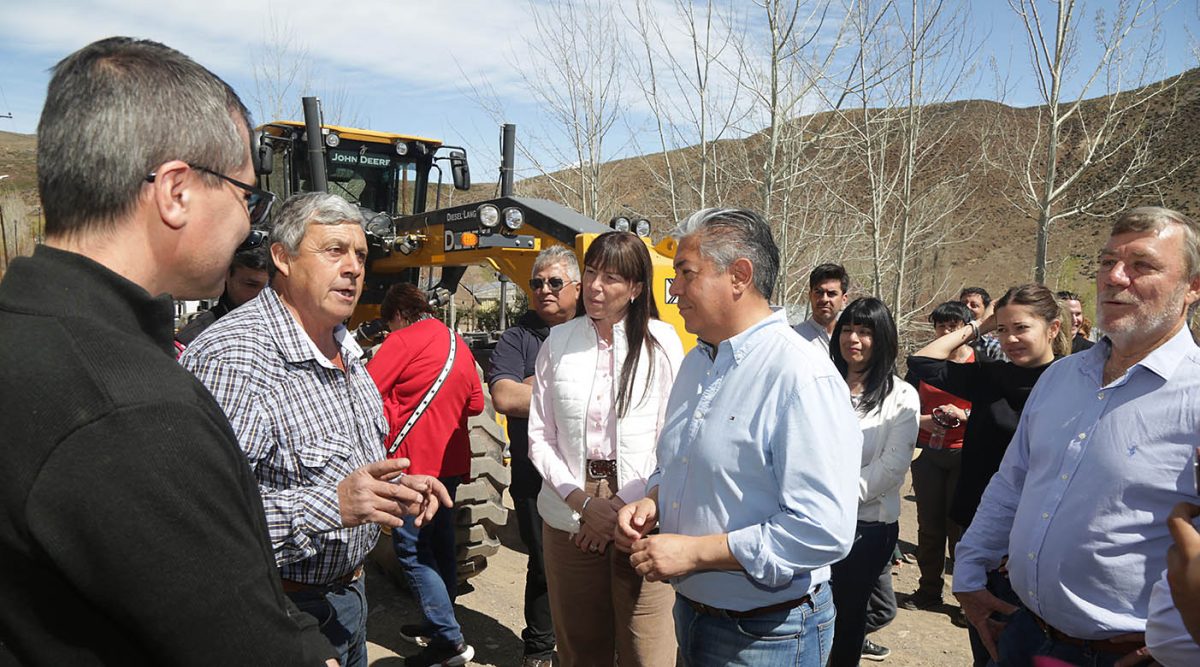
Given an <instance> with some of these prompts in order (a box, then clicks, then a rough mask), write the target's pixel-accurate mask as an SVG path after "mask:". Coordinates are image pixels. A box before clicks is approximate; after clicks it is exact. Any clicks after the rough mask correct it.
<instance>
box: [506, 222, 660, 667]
mask: <svg viewBox="0 0 1200 667" xmlns="http://www.w3.org/2000/svg"><path fill="white" fill-rule="evenodd" d="M583 263H584V272H583V296H582V299H581V300H580V303H581V304H582V307H583V310H584V311H585V312H586V314H587V316H586V317H576V318H575V319H574V320H571V321H570V322H567V323H565V324H560V325H558V326H556V327H554V328H553V329H551V330H550V336H549V337H548V338H547V339H546V342H545V343H544V344H543V345H542V348H541V350H540V351H539V353H538V358H537V363H536V367H535V368H536V372H535V375H534V384H533V401H532V403H531V404H530V408H529V458H530V460H531V461H532V462H533V464H534V466H535V467H536V468H537V469H538V471H539V472H540V473H541V475H542V479H543V480H545V482H544V483H543V485H542V491H541V493H540V494H539V495H538V511H539V513H540V514H541V515H542V520H543V521H544V526H543V536H544V556H545V562H546V580H547V584H548V585H549V593H550V612H551V614H552V615H553V617H554V627H555V635H556V636H557V639H558V656H559V661H560V663H561V664H562V665H564V666H565V667H572V666H575V665H597V666H600V667H612V665H613V658H614V656H619V662H620V664H621V665H623V666H625V665H652V666H658V665H662V666H664V667H666V666H669V665H674V664H675V632H674V622H673V620H672V617H671V609H672V606H673V604H674V599H675V596H674V593H673V591H672V589H671V587H670V585H669V584H667V583H666V582H646V581H645V580H643V579H642V578H641V577H640V576H638V574H637V573H636V572H635V571H634V570H633V568H632V567H631V566H630V564H629V557H628V556H627V555H626V554H623V553H620V552H618V551H617V550H616V549H615V548H614V547H613V546H612V544H611V541H612V537H613V531H614V528H615V525H616V516H617V510H618V509H620V508H621V506H622V505H625V504H626V503H630V502H633V501H635V500H639V499H641V498H642V497H643V496H644V495H645V492H646V478H647V477H649V476H650V473H651V472H653V470H654V468H655V463H656V462H655V457H654V450H655V445H656V442H657V440H658V431H659V428H660V426H661V425H662V422H663V412H664V410H665V408H666V404H667V395H668V394H669V393H670V390H671V384H672V383H673V382H674V381H675V372H676V370H678V368H679V364H680V362H681V361H682V360H683V345H682V344H681V343H680V341H679V337H678V335H677V334H676V333H675V330H674V328H673V327H672V326H671V325H669V324H666V323H664V322H661V321H659V320H658V307H657V306H656V305H655V303H654V297H653V294H651V290H650V286H651V284H652V283H651V280H652V278H653V275H652V265H651V263H650V253H649V252H648V251H647V250H646V245H645V243H644V242H643V241H642V240H641V239H640V238H638V237H637V236H635V235H633V234H630V233H629V232H609V233H607V234H602V235H600V236H599V237H597V238H596V240H595V241H593V242H592V245H591V247H590V248H588V251H587V254H586V255H585V256H584V258H583Z"/></svg>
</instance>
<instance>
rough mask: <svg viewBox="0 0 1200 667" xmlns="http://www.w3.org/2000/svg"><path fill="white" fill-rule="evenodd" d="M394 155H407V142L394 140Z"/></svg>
mask: <svg viewBox="0 0 1200 667" xmlns="http://www.w3.org/2000/svg"><path fill="white" fill-rule="evenodd" d="M396 155H408V144H407V143H405V142H403V141H399V140H397V141H396Z"/></svg>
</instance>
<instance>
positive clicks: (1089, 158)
mask: <svg viewBox="0 0 1200 667" xmlns="http://www.w3.org/2000/svg"><path fill="white" fill-rule="evenodd" d="M1114 4H1115V6H1113V5H1114ZM1009 5H1010V6H1011V7H1012V9H1013V11H1014V12H1016V14H1017V16H1019V17H1020V19H1021V22H1022V25H1023V26H1024V29H1025V36H1026V40H1027V45H1028V47H1029V58H1030V64H1031V68H1032V72H1033V77H1034V81H1035V83H1036V86H1037V91H1038V95H1039V96H1040V97H1041V99H1042V101H1043V102H1044V104H1045V106H1043V107H1041V108H1039V109H1038V112H1037V118H1036V122H1035V124H1034V127H1033V131H1032V132H1031V133H1027V134H1026V135H1025V137H1024V141H1023V143H1024V151H1023V153H1022V154H1023V164H1021V165H1019V168H1020V174H1021V190H1022V195H1023V201H1022V203H1021V206H1022V208H1024V210H1027V211H1029V212H1030V215H1031V217H1033V218H1035V219H1036V221H1037V253H1036V259H1035V262H1034V280H1036V281H1037V282H1044V281H1045V279H1046V263H1047V246H1048V239H1049V232H1050V226H1051V225H1052V224H1053V223H1054V222H1056V221H1058V220H1061V219H1063V218H1066V217H1071V216H1077V215H1081V214H1094V213H1096V212H1097V211H1098V210H1099V208H1100V207H1102V206H1103V205H1105V204H1106V203H1110V202H1112V201H1113V200H1116V202H1117V203H1116V204H1115V205H1116V206H1121V205H1122V203H1123V202H1124V201H1127V200H1128V199H1129V198H1130V197H1131V196H1133V195H1134V194H1135V193H1136V192H1137V191H1138V190H1140V189H1142V188H1145V187H1147V186H1150V185H1152V184H1154V183H1158V182H1160V181H1162V180H1165V179H1166V178H1168V177H1169V176H1170V175H1171V174H1173V173H1174V171H1175V170H1177V169H1179V168H1180V167H1182V166H1183V165H1174V166H1171V167H1169V168H1167V169H1165V170H1163V169H1161V168H1160V169H1155V170H1153V171H1150V170H1148V169H1147V167H1148V166H1149V165H1150V163H1151V157H1152V151H1151V148H1152V147H1153V145H1154V142H1155V140H1156V138H1157V134H1158V133H1159V132H1160V130H1161V129H1162V127H1163V125H1164V124H1165V123H1166V122H1169V118H1170V116H1171V115H1172V114H1173V110H1174V107H1175V103H1174V99H1173V97H1174V93H1175V83H1176V82H1177V81H1178V79H1177V78H1175V79H1166V80H1163V81H1160V82H1158V83H1153V84H1148V85H1147V82H1148V81H1152V80H1154V79H1157V78H1158V75H1159V74H1160V72H1161V69H1160V60H1159V58H1158V54H1159V49H1160V47H1161V37H1160V34H1159V27H1160V26H1159V15H1158V11H1157V10H1158V7H1157V5H1156V3H1155V2H1154V1H1153V0H1118V1H1117V2H1116V3H1105V5H1106V6H1107V7H1108V8H1109V9H1110V10H1111V11H1109V12H1105V11H1104V9H1103V8H1102V9H1097V10H1096V12H1095V14H1094V18H1095V21H1094V25H1095V34H1094V39H1095V44H1096V45H1097V46H1098V47H1099V49H1100V53H1099V55H1098V56H1096V57H1095V59H1094V60H1091V61H1090V62H1085V61H1084V57H1085V56H1083V55H1082V54H1083V53H1084V52H1083V51H1081V49H1080V45H1079V41H1080V38H1081V29H1080V27H1079V21H1080V14H1081V13H1082V12H1083V7H1082V3H1081V2H1079V1H1078V0H1059V1H1058V2H1055V3H1053V6H1052V7H1047V6H1046V5H1047V3H1046V2H1043V1H1040V0H1009ZM1048 14H1049V15H1048ZM1069 79H1074V80H1076V81H1080V82H1081V83H1080V84H1079V85H1078V90H1077V92H1076V93H1075V94H1074V95H1068V94H1067V93H1065V92H1064V90H1063V87H1064V85H1065V84H1066V82H1067V81H1068V80H1069ZM1131 88H1132V90H1130V89H1131ZM1097 95H1107V97H1105V98H1103V99H1098V100H1093V101H1091V102H1088V101H1086V99H1087V98H1088V97H1095V96H1097ZM1159 104H1165V105H1166V106H1167V111H1166V112H1165V113H1163V111H1162V109H1159V108H1158V105H1159ZM1156 114H1158V115H1159V121H1158V122H1156V121H1155V115H1156ZM1089 177H1095V178H1093V179H1092V180H1093V183H1092V184H1091V187H1086V188H1084V187H1080V185H1081V183H1082V182H1083V181H1084V180H1085V179H1088V178H1089Z"/></svg>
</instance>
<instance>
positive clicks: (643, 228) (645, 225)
mask: <svg viewBox="0 0 1200 667" xmlns="http://www.w3.org/2000/svg"><path fill="white" fill-rule="evenodd" d="M633 231H634V232H636V233H637V235H638V236H641V237H642V238H645V237H648V236H650V221H649V220H647V219H645V218H642V219H641V220H638V221H637V222H635V223H634V224H633Z"/></svg>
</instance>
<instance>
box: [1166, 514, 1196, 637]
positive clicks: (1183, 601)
mask: <svg viewBox="0 0 1200 667" xmlns="http://www.w3.org/2000/svg"><path fill="white" fill-rule="evenodd" d="M1197 516H1200V505H1193V504H1191V503H1179V504H1178V505H1176V506H1175V508H1174V509H1173V510H1171V514H1170V516H1168V517H1167V528H1168V529H1169V530H1170V531H1171V539H1172V540H1174V542H1175V543H1174V544H1172V545H1171V546H1170V548H1168V549H1167V583H1168V584H1169V585H1170V587H1171V599H1172V600H1174V602H1175V608H1176V609H1178V610H1179V615H1180V617H1182V618H1183V625H1184V627H1186V628H1187V631H1188V634H1190V635H1191V636H1192V641H1194V642H1196V643H1200V532H1197V531H1196V527H1195V526H1194V525H1193V524H1192V520H1193V519H1195V518H1196V517H1197Z"/></svg>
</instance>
